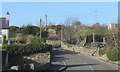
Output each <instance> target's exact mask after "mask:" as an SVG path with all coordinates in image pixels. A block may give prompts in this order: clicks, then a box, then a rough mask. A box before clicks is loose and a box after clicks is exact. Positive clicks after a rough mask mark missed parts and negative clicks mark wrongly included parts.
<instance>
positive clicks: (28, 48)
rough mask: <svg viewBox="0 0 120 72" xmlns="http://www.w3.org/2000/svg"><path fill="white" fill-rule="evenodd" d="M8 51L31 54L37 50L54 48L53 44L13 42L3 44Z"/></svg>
mask: <svg viewBox="0 0 120 72" xmlns="http://www.w3.org/2000/svg"><path fill="white" fill-rule="evenodd" d="M3 48H4V49H6V51H7V52H8V53H13V54H22V55H24V54H31V53H37V52H47V51H50V50H51V49H52V45H48V44H40V43H31V44H11V45H5V46H3Z"/></svg>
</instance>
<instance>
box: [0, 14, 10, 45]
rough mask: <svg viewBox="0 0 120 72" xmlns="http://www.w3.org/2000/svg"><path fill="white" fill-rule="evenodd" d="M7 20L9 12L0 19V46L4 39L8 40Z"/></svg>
mask: <svg viewBox="0 0 120 72" xmlns="http://www.w3.org/2000/svg"><path fill="white" fill-rule="evenodd" d="M9 20H10V14H9V12H7V13H6V17H0V46H2V42H3V38H4V37H5V38H6V40H9Z"/></svg>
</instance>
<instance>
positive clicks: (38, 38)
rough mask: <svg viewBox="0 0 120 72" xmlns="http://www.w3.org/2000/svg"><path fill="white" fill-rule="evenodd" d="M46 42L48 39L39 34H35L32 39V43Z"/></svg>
mask: <svg viewBox="0 0 120 72" xmlns="http://www.w3.org/2000/svg"><path fill="white" fill-rule="evenodd" d="M44 42H46V40H45V39H44V38H40V37H39V36H35V37H34V38H33V39H32V43H44Z"/></svg>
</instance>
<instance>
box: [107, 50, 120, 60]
mask: <svg viewBox="0 0 120 72" xmlns="http://www.w3.org/2000/svg"><path fill="white" fill-rule="evenodd" d="M119 54H120V52H119V51H118V50H116V49H115V48H110V49H109V50H108V51H107V57H108V58H109V59H110V60H112V61H118V60H120V57H119Z"/></svg>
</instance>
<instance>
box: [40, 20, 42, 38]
mask: <svg viewBox="0 0 120 72" xmlns="http://www.w3.org/2000/svg"><path fill="white" fill-rule="evenodd" d="M41 23H42V19H40V38H41Z"/></svg>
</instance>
